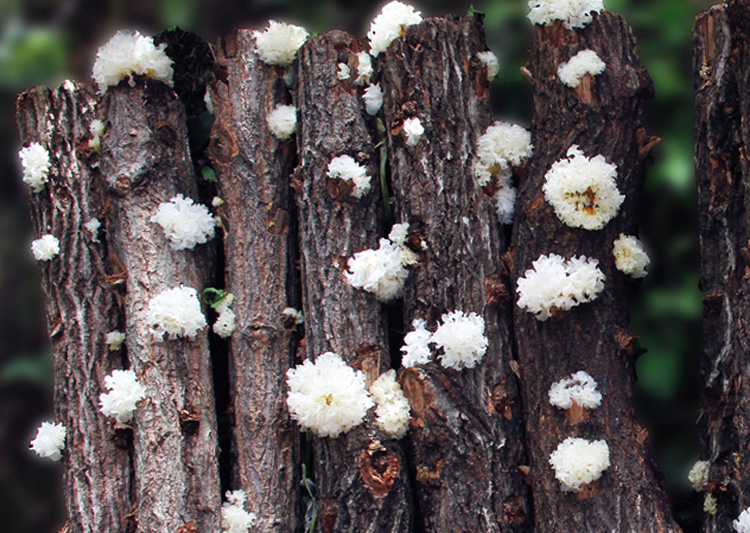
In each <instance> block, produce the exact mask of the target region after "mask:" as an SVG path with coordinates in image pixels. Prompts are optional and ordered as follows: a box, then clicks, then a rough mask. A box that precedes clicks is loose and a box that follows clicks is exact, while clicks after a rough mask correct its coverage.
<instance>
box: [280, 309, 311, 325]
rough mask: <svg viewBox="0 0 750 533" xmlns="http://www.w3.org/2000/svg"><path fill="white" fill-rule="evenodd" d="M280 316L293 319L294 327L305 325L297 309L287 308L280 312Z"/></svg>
mask: <svg viewBox="0 0 750 533" xmlns="http://www.w3.org/2000/svg"><path fill="white" fill-rule="evenodd" d="M281 314H282V315H284V316H286V317H289V318H293V319H294V325H295V326H301V325H303V324H304V323H305V317H304V315H303V314H302V312H301V311H299V310H298V309H295V308H294V307H287V308H285V309H284V310H283V311H282V312H281Z"/></svg>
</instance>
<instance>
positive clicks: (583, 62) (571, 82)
mask: <svg viewBox="0 0 750 533" xmlns="http://www.w3.org/2000/svg"><path fill="white" fill-rule="evenodd" d="M605 68H607V65H606V64H605V63H604V61H602V60H601V58H600V57H599V56H598V55H597V53H596V52H594V51H593V50H581V51H580V52H578V53H577V54H576V55H574V56H573V57H571V58H570V59H569V60H568V61H567V62H565V63H562V64H560V66H559V67H558V68H557V76H558V77H559V78H560V81H561V82H563V83H564V84H565V85H567V86H568V87H571V88H573V89H575V88H576V87H578V86H579V85H580V84H581V79H582V78H583V77H584V76H585V75H587V74H591V75H592V76H598V75H599V74H601V73H602V72H604V69H605Z"/></svg>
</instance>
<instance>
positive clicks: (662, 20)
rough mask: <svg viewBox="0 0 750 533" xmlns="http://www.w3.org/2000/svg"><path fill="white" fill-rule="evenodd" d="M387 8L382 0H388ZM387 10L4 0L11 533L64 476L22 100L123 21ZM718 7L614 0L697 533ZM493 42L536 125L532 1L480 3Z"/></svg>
mask: <svg viewBox="0 0 750 533" xmlns="http://www.w3.org/2000/svg"><path fill="white" fill-rule="evenodd" d="M382 3H384V2H382ZM380 5H381V3H375V2H370V1H366V0H350V1H347V2H345V1H333V0H318V1H316V2H309V1H305V0H281V1H274V0H255V1H252V0H245V1H242V0H213V1H212V0H158V1H152V0H0V169H2V172H0V235H2V238H0V299H1V301H2V302H3V304H2V306H0V516H2V522H3V529H4V530H5V531H9V532H22V531H23V532H26V531H28V532H32V531H33V532H45V531H57V530H58V529H59V527H60V525H61V516H62V507H61V502H60V496H59V480H60V474H61V472H60V469H59V465H57V464H47V462H42V461H38V460H36V458H35V457H33V456H32V454H30V453H29V452H28V450H27V447H28V441H29V439H30V438H31V437H32V436H33V433H34V430H35V428H36V427H37V425H38V424H39V422H40V421H41V420H43V419H46V418H48V417H49V416H51V415H50V413H51V407H52V403H51V392H52V391H51V386H52V378H51V366H50V362H49V352H48V349H47V342H46V331H45V325H44V318H43V316H44V315H43V307H42V303H41V295H40V292H39V280H38V273H37V270H36V266H35V264H34V262H33V260H31V258H30V254H29V253H28V243H29V242H30V239H31V235H30V230H29V224H28V214H27V212H26V207H25V202H26V196H25V191H24V189H23V188H22V187H21V186H20V171H19V168H18V162H17V155H16V154H17V151H18V149H19V148H20V146H19V141H18V139H17V134H16V128H15V122H14V118H13V114H14V100H15V95H16V94H17V93H18V92H20V91H22V90H25V89H27V88H29V87H32V86H34V85H37V84H46V85H56V84H58V83H59V82H60V81H62V80H63V79H65V78H66V77H74V78H77V79H87V78H88V75H89V72H90V68H91V65H92V63H93V57H94V54H95V50H96V47H97V46H99V45H101V44H102V43H103V42H105V41H106V40H107V39H108V38H109V36H111V34H112V33H114V31H116V30H117V29H121V28H125V27H127V28H134V29H140V30H142V31H144V32H150V33H155V32H158V31H159V30H161V29H163V28H167V27H171V26H174V25H179V26H180V27H182V28H183V29H186V30H191V31H194V32H196V33H198V34H199V35H201V36H202V37H204V38H205V39H206V40H208V41H209V42H214V41H215V40H216V38H217V37H218V36H219V35H221V34H222V33H224V32H225V31H228V30H229V29H231V28H232V27H263V26H264V25H265V23H266V21H267V20H268V19H269V18H278V19H281V20H286V21H289V22H296V23H300V24H302V25H304V26H305V27H307V28H308V29H309V30H310V31H311V32H325V31H327V30H329V29H331V28H341V29H345V30H348V31H350V32H352V33H353V34H355V35H358V36H362V37H364V35H365V33H366V31H367V27H368V25H369V22H370V21H371V20H372V18H373V16H374V15H375V14H376V13H377V12H378V11H379V9H380ZM414 5H415V6H416V7H417V8H418V9H421V10H422V12H423V15H427V16H440V15H445V14H450V13H452V14H462V13H465V12H466V11H467V10H468V9H469V2H449V1H444V0H421V1H419V2H414ZM708 5H709V2H708V1H698V0H694V1H689V0H605V6H606V7H607V9H608V10H609V11H614V12H618V13H621V14H623V15H625V17H626V18H627V19H628V21H629V22H630V24H631V25H632V26H633V27H634V31H635V34H636V37H637V39H638V43H639V49H640V54H641V58H642V60H643V63H644V64H645V66H646V67H647V69H648V71H649V72H650V74H651V76H652V78H653V80H654V84H655V88H656V97H655V98H654V100H653V101H652V102H650V103H649V106H648V109H647V113H646V117H645V120H646V123H647V126H648V129H649V133H651V134H652V135H658V136H659V137H661V138H662V139H663V140H662V142H661V143H660V145H659V146H658V147H657V149H656V150H655V151H654V165H653V166H652V167H651V168H650V170H649V172H648V175H647V178H646V182H645V191H646V195H645V198H644V204H643V209H642V212H641V238H642V239H643V240H644V241H645V243H646V245H647V247H648V248H649V251H650V254H651V257H652V261H653V264H652V266H651V267H650V274H649V276H648V277H647V278H646V280H645V282H644V283H643V285H642V287H641V288H640V289H639V291H638V294H637V296H636V300H635V302H634V305H633V308H632V329H633V331H634V332H635V334H636V335H637V336H639V337H640V346H641V348H642V351H643V354H642V355H641V356H640V357H639V359H638V361H637V369H636V370H637V377H638V406H639V413H640V415H641V416H642V417H643V419H644V422H645V424H646V426H647V427H648V429H649V433H650V439H651V440H650V442H651V443H652V448H653V450H654V452H655V455H656V458H657V460H658V461H659V463H660V465H661V467H662V469H663V471H664V474H665V478H666V481H667V484H668V487H669V490H670V493H671V495H672V498H673V502H674V504H675V508H676V511H677V512H678V516H679V517H680V520H681V522H682V524H683V526H684V527H685V529H686V531H690V530H696V529H695V528H696V512H697V508H698V506H699V503H700V502H699V501H698V498H697V497H696V496H695V495H694V494H692V493H691V491H690V490H689V486H688V485H687V482H686V480H685V474H686V472H687V469H688V468H689V467H690V465H691V464H692V462H693V461H694V460H695V459H696V458H697V442H698V432H697V426H696V421H697V419H698V418H699V412H698V396H699V393H700V380H699V375H698V359H699V354H700V319H701V312H702V306H701V296H700V291H699V288H698V261H699V257H698V246H697V243H698V238H697V199H696V189H695V182H694V178H693V136H692V122H693V113H692V109H693V96H692V95H693V84H692V73H691V71H692V66H691V54H692V50H691V49H692V25H693V19H694V17H695V15H696V14H697V13H698V12H699V11H700V10H702V9H704V8H706V7H708ZM474 8H475V9H476V10H477V11H482V12H484V13H485V25H486V30H487V38H488V42H489V44H490V48H491V49H492V50H493V51H495V53H497V54H498V56H500V59H501V63H502V70H501V75H500V76H499V77H498V78H497V79H496V81H495V82H494V84H493V89H492V90H493V106H494V108H495V116H496V117H497V118H508V119H512V120H516V121H519V122H521V123H525V124H528V123H529V122H530V119H531V116H530V113H531V102H530V95H529V88H528V86H527V84H526V82H525V81H524V80H523V78H522V77H521V75H520V72H519V67H520V66H521V65H522V64H523V63H524V61H525V54H526V49H527V46H528V42H529V38H530V35H531V31H532V28H531V25H530V24H529V23H528V21H527V20H526V19H525V15H526V12H527V7H526V2H525V1H523V0H476V1H475V2H474Z"/></svg>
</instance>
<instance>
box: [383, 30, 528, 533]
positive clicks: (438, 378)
mask: <svg viewBox="0 0 750 533" xmlns="http://www.w3.org/2000/svg"><path fill="white" fill-rule="evenodd" d="M486 49H487V47H486V44H485V42H484V32H483V29H482V21H481V18H479V17H473V16H471V17H447V18H442V19H428V20H425V21H424V22H422V23H421V24H419V25H415V26H409V27H407V28H405V30H404V36H403V37H402V38H401V39H397V40H396V41H394V43H393V44H392V45H391V47H390V48H389V49H388V51H387V53H386V54H385V60H384V63H383V79H382V86H383V90H384V93H385V97H384V113H385V125H386V131H387V132H388V155H389V165H390V169H391V179H392V182H393V188H394V199H395V211H396V220H398V221H400V222H408V223H409V224H410V227H411V229H412V232H413V233H412V238H413V239H416V240H417V242H420V241H421V242H424V243H425V245H426V249H425V250H424V252H423V253H422V254H421V261H420V264H419V265H418V266H417V267H416V268H415V269H414V270H413V271H412V272H410V274H409V278H408V279H407V282H406V288H405V295H404V324H405V329H406V330H407V331H409V330H410V329H411V323H412V320H413V319H423V320H426V321H427V323H428V329H430V330H433V331H434V329H435V327H436V324H437V322H438V320H439V319H440V318H441V316H442V315H443V314H444V313H449V312H452V311H455V310H459V311H463V312H465V313H472V312H473V313H477V314H478V315H480V316H481V317H483V318H484V320H485V327H486V330H485V335H486V336H487V338H488V339H489V348H488V349H487V353H486V354H485V355H484V357H483V359H482V360H481V362H480V363H479V364H478V365H477V366H476V367H475V368H472V369H464V370H454V369H450V368H444V367H443V366H441V364H440V363H439V362H438V361H437V360H436V361H433V362H430V363H429V364H427V365H422V366H417V367H413V368H409V369H405V370H402V371H401V375H400V381H401V384H402V386H403V388H404V391H405V393H406V395H407V397H408V398H409V402H410V404H411V406H412V423H411V432H410V444H411V446H412V447H413V453H414V463H415V469H416V480H417V486H416V491H417V494H418V496H419V507H420V509H421V513H422V516H423V517H424V523H425V527H426V530H427V531H486V532H492V531H526V530H528V529H529V527H530V518H531V517H530V514H531V508H530V506H529V501H528V493H527V488H526V486H525V484H524V483H523V480H522V477H521V472H520V471H519V466H523V465H525V464H526V459H525V453H524V447H523V429H522V419H521V409H520V402H519V396H518V390H517V383H516V378H515V377H514V376H513V374H512V372H511V366H510V363H511V360H512V352H511V338H512V337H511V333H510V331H511V330H510V315H509V313H508V311H507V310H505V311H503V310H501V309H500V308H499V307H498V305H497V304H498V302H490V300H491V299H492V298H490V294H489V292H490V291H489V290H488V289H489V288H490V287H491V286H493V284H497V283H499V281H498V280H499V279H500V275H501V271H502V268H501V255H502V253H503V251H504V250H505V249H506V246H507V241H506V239H505V237H504V235H503V231H502V230H501V227H500V226H499V224H498V222H497V217H496V215H495V213H494V208H493V206H492V204H491V202H490V200H489V199H488V198H486V197H484V196H483V193H482V191H481V189H480V188H478V187H477V186H476V185H475V183H474V180H473V176H472V171H471V168H472V155H473V153H474V149H475V148H474V147H475V143H476V140H477V139H478V137H479V136H480V135H482V133H483V132H484V130H485V128H486V127H487V126H488V125H489V124H490V106H489V101H488V97H487V71H486V69H485V67H484V66H483V65H482V63H481V62H480V61H479V60H478V59H477V58H476V57H475V54H476V53H477V52H482V51H484V50H486ZM410 117H417V118H419V119H420V121H421V123H422V125H423V126H424V129H425V133H424V135H423V136H422V138H421V139H420V140H419V141H418V143H417V144H416V146H414V147H410V146H407V145H406V144H405V136H404V133H403V129H402V124H403V121H404V120H405V119H407V118H410ZM420 246H421V245H420ZM501 285H502V284H501ZM500 292H503V291H500Z"/></svg>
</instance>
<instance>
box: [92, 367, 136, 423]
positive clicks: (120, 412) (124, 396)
mask: <svg viewBox="0 0 750 533" xmlns="http://www.w3.org/2000/svg"><path fill="white" fill-rule="evenodd" d="M104 386H105V387H106V388H107V390H109V392H107V393H102V394H100V395H99V406H100V407H101V410H102V413H104V414H105V415H106V416H113V417H115V418H116V419H117V421H118V422H119V423H120V424H127V423H128V422H130V421H131V420H132V419H133V413H134V412H135V409H136V405H137V404H138V402H139V401H141V400H142V399H143V398H145V397H146V388H145V387H144V386H143V385H141V384H140V383H139V382H138V378H137V377H136V375H135V372H133V371H132V370H113V371H112V373H111V374H110V375H109V376H106V377H105V378H104Z"/></svg>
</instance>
